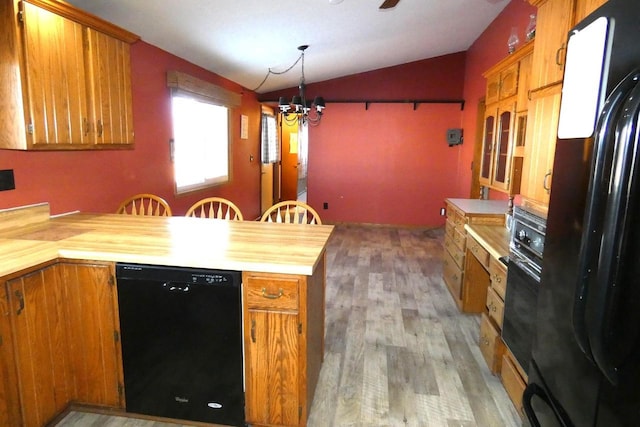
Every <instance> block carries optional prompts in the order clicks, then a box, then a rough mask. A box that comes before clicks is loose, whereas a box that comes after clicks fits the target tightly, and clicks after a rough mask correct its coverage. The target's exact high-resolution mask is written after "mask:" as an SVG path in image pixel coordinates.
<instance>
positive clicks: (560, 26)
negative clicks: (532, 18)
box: [529, 0, 575, 90]
mask: <svg viewBox="0 0 640 427" xmlns="http://www.w3.org/2000/svg"><path fill="white" fill-rule="evenodd" d="M529 3H531V4H532V5H534V6H537V7H538V17H537V26H536V48H535V50H534V52H533V64H532V68H531V90H536V89H539V88H543V87H545V86H549V85H552V84H554V83H558V82H561V81H562V78H563V75H564V59H565V55H566V50H567V49H566V41H567V33H568V32H569V30H570V29H571V27H572V26H573V22H574V3H575V0H529Z"/></svg>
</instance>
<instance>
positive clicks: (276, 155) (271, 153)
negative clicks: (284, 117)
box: [262, 113, 280, 164]
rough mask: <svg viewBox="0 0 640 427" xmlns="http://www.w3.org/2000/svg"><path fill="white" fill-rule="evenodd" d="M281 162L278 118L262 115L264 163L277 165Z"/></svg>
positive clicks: (271, 115)
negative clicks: (277, 126)
mask: <svg viewBox="0 0 640 427" xmlns="http://www.w3.org/2000/svg"><path fill="white" fill-rule="evenodd" d="M279 160H280V150H279V145H278V133H277V131H276V117H275V116H274V115H273V114H265V113H262V163H265V164H266V163H276V162H277V161H279Z"/></svg>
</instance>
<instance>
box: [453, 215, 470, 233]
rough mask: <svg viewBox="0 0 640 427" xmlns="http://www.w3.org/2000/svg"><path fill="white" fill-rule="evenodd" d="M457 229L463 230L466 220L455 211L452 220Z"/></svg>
mask: <svg viewBox="0 0 640 427" xmlns="http://www.w3.org/2000/svg"><path fill="white" fill-rule="evenodd" d="M454 222H455V224H456V227H457V228H460V229H462V228H464V225H465V224H466V223H467V218H466V217H465V216H464V214H463V213H462V212H458V211H456V217H455V219H454Z"/></svg>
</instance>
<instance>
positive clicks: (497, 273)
mask: <svg viewBox="0 0 640 427" xmlns="http://www.w3.org/2000/svg"><path fill="white" fill-rule="evenodd" d="M489 278H490V279H491V287H492V288H493V290H495V291H496V292H497V294H498V295H500V298H502V299H503V300H504V296H505V294H506V291H507V267H506V266H505V265H504V264H503V263H502V262H501V261H500V260H498V259H495V258H493V257H492V258H490V259H489Z"/></svg>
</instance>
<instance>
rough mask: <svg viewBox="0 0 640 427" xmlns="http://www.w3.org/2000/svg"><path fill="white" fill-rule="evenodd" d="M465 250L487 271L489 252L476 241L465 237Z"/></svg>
mask: <svg viewBox="0 0 640 427" xmlns="http://www.w3.org/2000/svg"><path fill="white" fill-rule="evenodd" d="M467 249H468V250H469V251H471V253H472V254H473V255H474V256H475V257H476V258H478V261H480V264H482V266H483V267H484V268H486V269H487V270H488V269H489V252H487V250H486V249H485V248H484V246H482V245H481V244H480V243H478V241H477V240H476V239H474V238H473V237H471V236H468V237H467Z"/></svg>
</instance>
